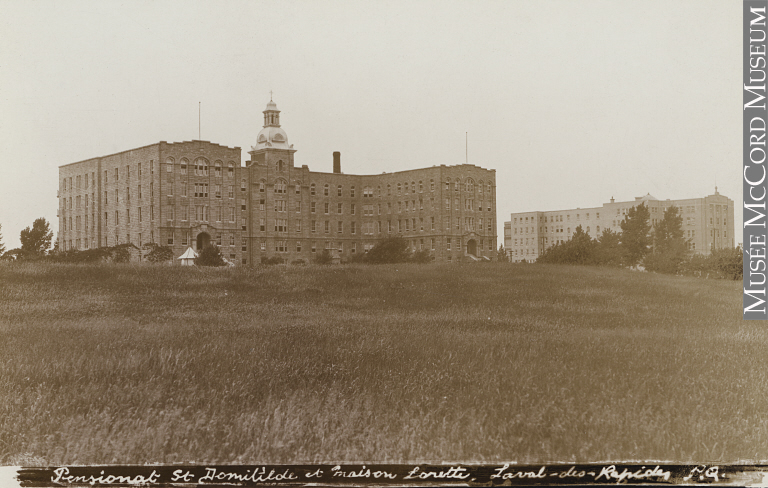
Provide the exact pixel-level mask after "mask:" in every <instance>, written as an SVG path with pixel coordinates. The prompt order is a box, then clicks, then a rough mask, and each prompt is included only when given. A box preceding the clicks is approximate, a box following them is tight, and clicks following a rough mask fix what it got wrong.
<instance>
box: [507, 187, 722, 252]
mask: <svg viewBox="0 0 768 488" xmlns="http://www.w3.org/2000/svg"><path fill="white" fill-rule="evenodd" d="M643 203H644V204H645V205H646V206H647V207H648V209H649V212H650V215H651V222H650V223H651V227H653V225H654V224H656V223H657V222H658V221H660V220H661V219H662V218H663V217H664V212H665V211H666V210H667V208H669V207H671V206H673V205H674V206H676V207H677V208H678V209H679V212H680V215H681V216H682V218H683V234H684V237H685V238H686V239H688V247H689V249H690V250H691V251H692V252H695V253H698V254H704V255H707V254H709V253H710V252H711V250H712V249H720V248H724V247H734V235H733V232H734V231H733V229H734V227H733V226H734V220H733V212H734V207H733V200H731V199H730V198H728V197H725V196H723V195H720V194H719V193H718V192H717V188H715V193H714V194H713V195H709V196H706V197H704V198H690V199H685V200H658V199H656V198H654V197H653V196H651V195H650V194H648V195H645V196H644V197H636V198H635V200H634V201H628V202H616V201H614V199H613V198H611V201H610V203H604V204H603V206H602V207H593V208H577V209H572V210H555V211H551V212H521V213H513V214H512V215H511V219H510V221H509V222H504V249H506V251H507V255H508V256H509V259H510V260H511V261H524V260H525V261H535V260H536V258H538V257H539V255H541V253H543V252H544V250H545V249H547V248H548V247H550V246H553V245H555V244H557V243H558V242H563V241H566V240H569V239H570V238H571V237H572V236H573V233H574V232H576V227H578V226H579V225H580V226H581V228H582V229H583V230H584V232H586V233H587V234H588V235H589V236H590V237H592V238H597V237H599V236H600V234H601V233H602V232H603V230H605V229H610V230H612V231H614V232H621V221H622V220H624V216H625V215H626V214H627V212H628V211H629V209H630V208H632V207H634V206H636V205H640V204H643Z"/></svg>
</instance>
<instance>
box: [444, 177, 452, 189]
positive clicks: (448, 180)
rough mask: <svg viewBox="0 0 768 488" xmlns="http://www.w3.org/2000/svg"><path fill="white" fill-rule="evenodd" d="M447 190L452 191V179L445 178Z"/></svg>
mask: <svg viewBox="0 0 768 488" xmlns="http://www.w3.org/2000/svg"><path fill="white" fill-rule="evenodd" d="M445 191H451V179H450V178H448V179H447V180H445Z"/></svg>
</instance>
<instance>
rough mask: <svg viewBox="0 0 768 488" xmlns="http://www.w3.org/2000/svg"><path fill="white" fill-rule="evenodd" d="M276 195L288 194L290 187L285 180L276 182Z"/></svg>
mask: <svg viewBox="0 0 768 488" xmlns="http://www.w3.org/2000/svg"><path fill="white" fill-rule="evenodd" d="M275 193H288V186H287V185H286V184H285V180H277V181H275Z"/></svg>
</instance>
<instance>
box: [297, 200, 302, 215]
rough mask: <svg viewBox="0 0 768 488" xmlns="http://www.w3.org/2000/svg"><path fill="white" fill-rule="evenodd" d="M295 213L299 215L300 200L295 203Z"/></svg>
mask: <svg viewBox="0 0 768 488" xmlns="http://www.w3.org/2000/svg"><path fill="white" fill-rule="evenodd" d="M296 213H301V200H299V201H297V202H296Z"/></svg>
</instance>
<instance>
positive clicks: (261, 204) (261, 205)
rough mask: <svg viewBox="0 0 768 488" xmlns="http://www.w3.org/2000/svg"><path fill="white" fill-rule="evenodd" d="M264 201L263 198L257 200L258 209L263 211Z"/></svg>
mask: <svg viewBox="0 0 768 488" xmlns="http://www.w3.org/2000/svg"><path fill="white" fill-rule="evenodd" d="M266 202H267V201H266V200H265V199H263V198H262V199H260V200H259V210H260V211H262V212H263V211H264V210H265V207H266Z"/></svg>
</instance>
